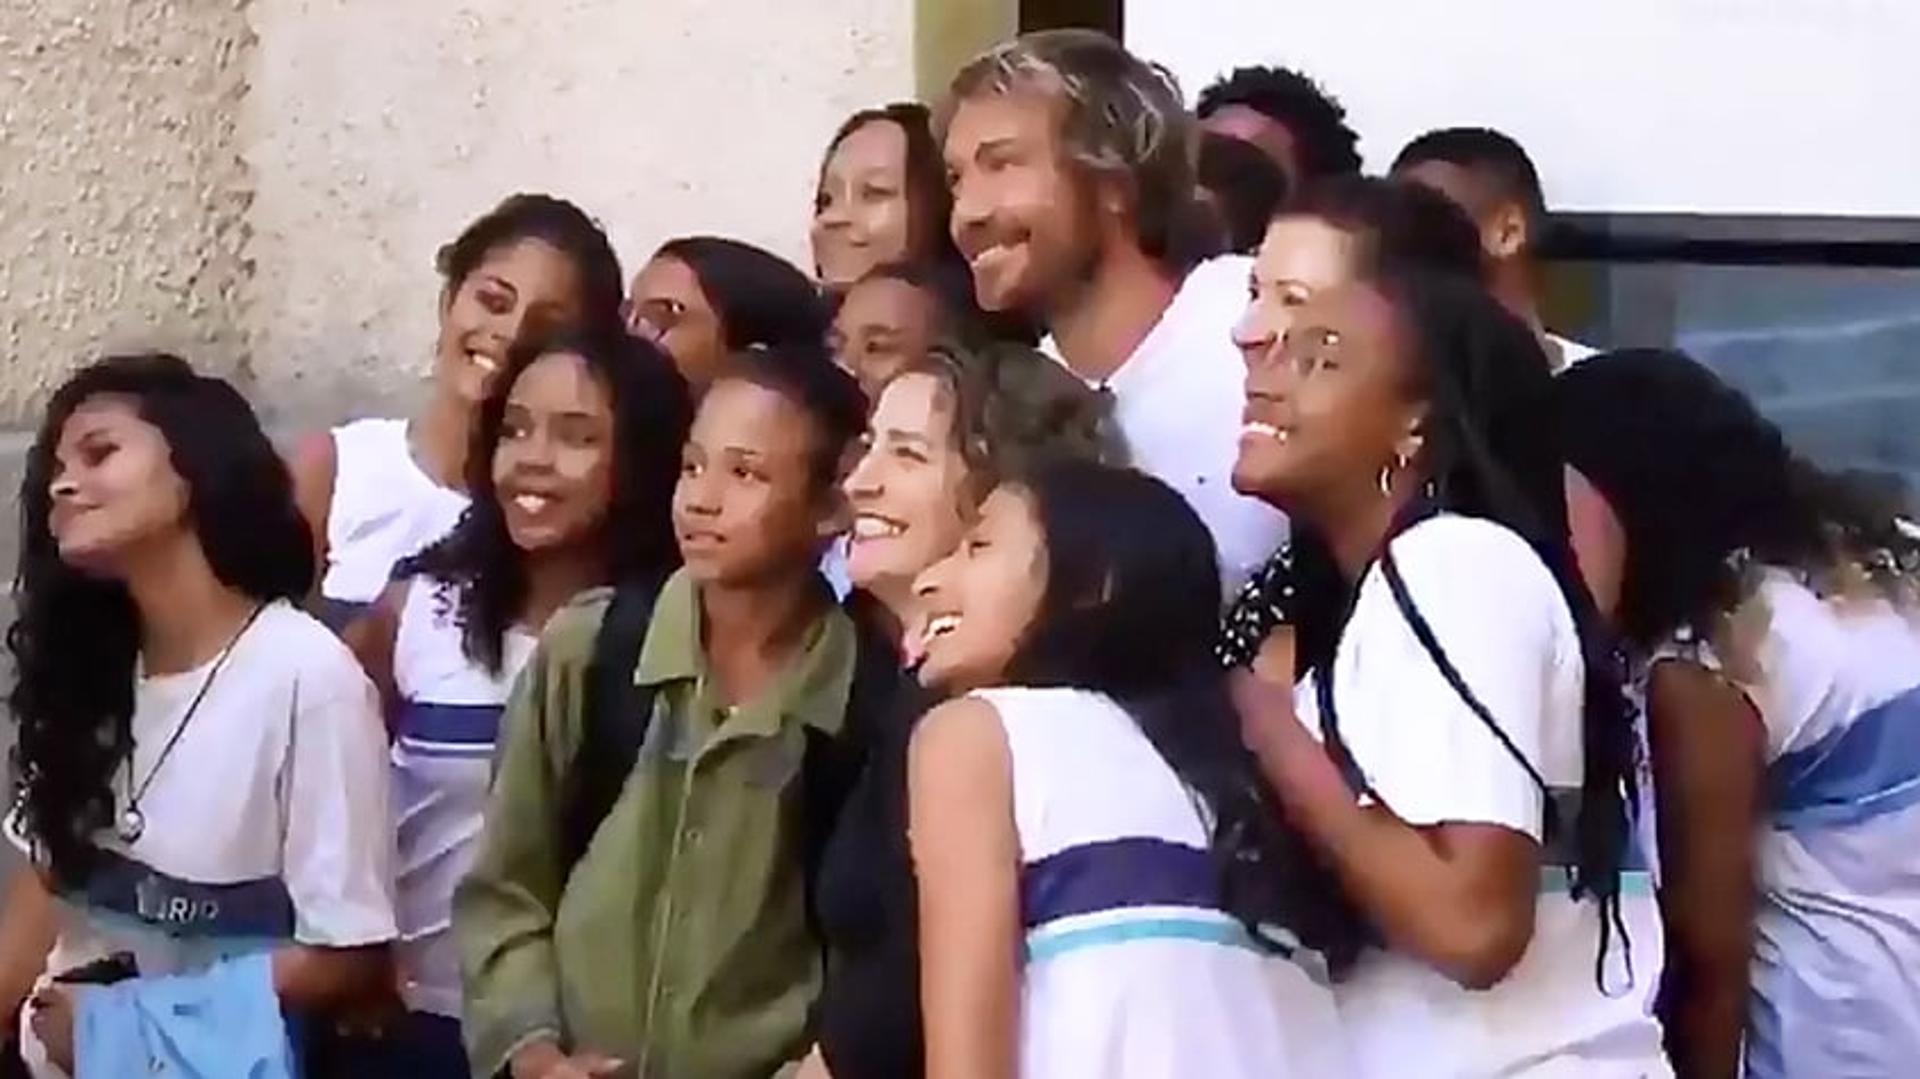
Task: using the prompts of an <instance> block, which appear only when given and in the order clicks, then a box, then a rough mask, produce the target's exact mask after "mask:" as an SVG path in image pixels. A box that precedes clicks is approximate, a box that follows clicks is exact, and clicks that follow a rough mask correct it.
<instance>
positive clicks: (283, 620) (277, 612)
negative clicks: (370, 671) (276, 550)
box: [248, 599, 360, 676]
mask: <svg viewBox="0 0 1920 1079" xmlns="http://www.w3.org/2000/svg"><path fill="white" fill-rule="evenodd" d="M248 636H250V637H252V638H255V642H256V643H255V646H254V651H255V652H256V654H259V655H262V656H270V657H274V658H276V659H279V660H281V661H283V662H288V663H292V664H294V665H295V666H296V667H297V668H298V670H299V673H301V674H303V675H319V676H328V675H338V674H340V673H341V672H342V671H348V670H350V671H353V672H355V673H358V672H359V670H360V665H359V664H358V663H357V662H356V661H355V660H354V658H353V653H352V651H350V650H349V649H348V648H347V646H346V644H345V642H343V641H341V640H340V638H339V637H338V636H337V635H336V634H335V633H334V632H333V631H332V630H330V629H328V628H327V627H326V624H325V623H323V622H321V621H320V620H319V619H318V618H315V617H314V616H313V615H311V614H309V613H307V611H305V610H303V609H302V608H300V607H299V606H296V605H295V604H294V603H293V602H292V601H290V600H284V599H277V600H274V601H273V602H271V603H268V604H267V605H266V606H265V607H262V608H261V609H260V614H259V615H258V616H257V618H256V619H255V624H254V626H253V628H252V629H250V630H249V631H248Z"/></svg>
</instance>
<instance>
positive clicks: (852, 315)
mask: <svg viewBox="0 0 1920 1079" xmlns="http://www.w3.org/2000/svg"><path fill="white" fill-rule="evenodd" d="M938 319H939V310H938V305H937V304H936V303H935V302H934V299H933V297H931V296H929V295H927V293H926V292H924V291H923V290H921V289H919V288H916V287H914V286H913V285H911V284H909V283H907V282H905V281H902V280H900V279H898V278H894V277H875V278H869V279H868V280H865V281H862V282H860V283H859V284H857V285H855V286H853V288H852V289H850V290H848V292H847V296H846V299H844V300H842V301H841V303H840V310H839V312H838V313H836V314H835V315H834V318H833V329H832V330H831V331H829V332H828V335H827V337H828V344H829V345H830V346H831V347H832V348H833V358H834V360H835V361H836V362H838V363H839V364H840V366H841V367H844V368H846V369H847V370H848V371H849V372H851V373H852V374H853V377H854V378H856V379H858V380H859V382H860V391H861V392H862V393H864V394H866V395H867V399H868V400H869V401H873V400H877V399H878V398H879V396H880V393H881V390H882V388H884V387H885V386H886V385H887V382H888V380H890V379H892V378H893V376H895V375H897V374H899V373H900V372H901V371H903V370H905V369H907V368H908V367H911V366H913V365H914V364H916V363H919V362H920V361H922V360H924V359H926V356H927V351H928V350H929V349H931V348H932V347H933V339H934V334H935V330H936V329H937V325H936V324H937V322H938Z"/></svg>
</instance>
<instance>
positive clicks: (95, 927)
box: [0, 355, 394, 1075]
mask: <svg viewBox="0 0 1920 1079" xmlns="http://www.w3.org/2000/svg"><path fill="white" fill-rule="evenodd" d="M20 505H21V510H22V515H21V553H20V565H19V570H18V576H17V577H16V581H17V584H16V585H15V596H16V599H17V601H18V604H19V613H18V616H17V617H16V619H15V621H14V624H13V626H12V628H11V629H10V630H9V631H8V634H7V647H8V650H9V651H10V652H11V653H12V655H13V659H14V664H15V672H16V675H17V679H16V681H15V684H14V687H13V690H12V692H11V693H10V695H9V698H8V703H9V706H10V708H11V711H12V713H13V716H14V719H15V720H16V722H17V723H18V724H19V731H20V734H19V744H18V745H17V746H16V747H15V749H14V755H13V756H14V761H13V763H14V767H15V772H16V776H17V779H16V793H17V802H16V809H15V812H14V814H13V816H12V818H11V820H10V822H9V828H8V830H9V832H10V833H11V834H12V835H13V837H14V838H15V840H16V842H18V843H20V844H21V845H22V846H23V847H24V848H25V849H26V850H27V851H28V852H29V854H30V855H31V857H32V861H33V867H32V869H30V870H25V871H21V872H19V873H17V874H15V877H14V880H13V882H12V885H11V887H10V893H11V894H10V895H9V897H8V903H7V911H6V932H5V934H4V937H5V940H6V948H5V950H4V953H3V954H0V963H4V968H3V969H0V985H4V987H5V990H6V992H7V997H6V1000H5V1002H4V1003H5V1005H6V1006H8V1007H7V1010H8V1011H9V1012H10V1011H12V1010H13V1009H12V1007H11V1006H12V1005H17V1004H18V1003H19V1002H20V1000H21V998H22V997H23V996H26V995H27V994H28V993H29V992H31V993H32V995H33V1002H32V1006H31V1011H32V1021H31V1023H30V1024H29V1026H30V1032H29V1035H28V1036H26V1037H23V1043H24V1044H23V1049H24V1055H25V1057H26V1058H27V1060H28V1061H29V1063H30V1066H31V1067H32V1069H33V1071H34V1073H35V1074H37V1075H54V1074H60V1072H62V1071H71V1070H73V1064H74V1055H75V1046H74V1042H75V1028H76V1025H80V1026H82V1027H84V1026H85V1024H84V1023H80V1024H76V1019H77V1018H78V1019H80V1020H84V1019H85V1018H86V1015H85V1013H86V1011H87V1010H88V1009H89V1008H100V1009H106V1008H109V1007H111V1006H112V1004H113V1001H115V1000H118V999H120V997H118V996H116V995H112V994H111V992H110V991H109V990H107V989H102V988H98V987H93V986H88V987H84V988H83V987H81V986H80V985H79V984H78V983H82V982H103V981H129V980H137V982H138V983H141V984H145V983H148V982H150V981H151V982H153V983H154V984H155V985H156V986H159V985H160V984H161V980H162V979H167V976H169V975H181V974H208V973H209V972H211V971H212V970H213V969H214V968H217V967H220V966H221V964H222V962H223V961H227V960H232V961H233V962H234V963H236V964H250V965H245V966H244V969H245V970H247V971H250V972H252V975H251V976H252V977H254V978H255V980H254V981H253V982H251V983H249V984H251V985H252V987H253V989H254V990H255V991H256V992H257V993H258V994H270V995H272V996H277V998H278V999H277V1002H275V1003H270V1004H269V1005H268V1007H267V1008H266V1010H265V1012H264V1013H263V1014H264V1015H266V1016H268V1017H270V1018H268V1019H263V1020H261V1021H262V1022H263V1023H266V1022H270V1023H271V1024H272V1025H273V1027H274V1028H275V1029H271V1030H269V1029H265V1028H260V1029H256V1028H254V1027H252V1026H245V1027H243V1028H241V1029H233V1030H229V1031H227V1032H226V1035H227V1036H229V1037H230V1038H231V1039H232V1040H234V1041H236V1042H245V1043H246V1044H249V1045H262V1044H265V1045H268V1046H269V1047H271V1046H274V1045H284V1044H285V1042H286V1038H285V1037H284V1035H283V1034H280V1033H278V1024H279V1017H280V1014H281V1011H282V1010H283V1009H284V1011H285V1012H286V1014H287V1015H288V1016H289V1017H298V1016H301V1015H304V1014H311V1013H316V1012H319V1013H326V1012H330V1011H332V1010H335V1009H337V1008H340V1007H342V1006H344V1005H347V1004H350V1003H356V1002H358V1001H361V1000H363V999H367V998H372V997H377V996H378V995H379V993H380V990H381V988H382V983H383V981H384V972H385V971H386V948H385V945H386V942H387V941H389V940H391V939H392V938H393V936H394V917H393V904H392V892H391V887H392V886H391V879H392V878H391V866H390V864H389V860H388V857H387V851H388V850H389V844H388V842H387V836H388V834H389V829H390V827H391V824H390V822H389V818H388V816H387V793H386V786H385V784H384V783H383V782H382V776H381V762H382V760H383V757H384V753H385V743H384V739H383V737H382V734H381V730H380V720H379V714H378V702H377V700H376V698H375V696H374V691H373V688H372V686H371V685H369V683H368V681H367V679H366V677H365V676H364V675H363V674H362V673H361V671H360V668H359V667H358V666H357V665H356V664H355V663H354V661H353V657H352V656H351V655H350V654H349V653H348V651H347V650H346V648H345V647H344V646H343V645H341V644H340V643H339V642H338V641H337V640H336V639H334V637H333V636H332V635H331V634H330V633H328V632H327V630H326V628H325V627H323V626H322V625H321V624H320V623H318V622H316V621H315V620H313V619H312V618H310V617H308V616H307V615H306V614H305V613H303V612H302V611H301V610H300V609H299V607H298V606H296V604H297V603H298V602H299V601H300V600H301V598H302V597H303V596H305V595H306V593H307V591H308V589H309V588H310V586H311V585H312V583H313V576H314V554H313V547H312V543H311V541H310V539H309V536H308V532H307V526H306V523H305V522H304V521H303V520H302V519H301V516H300V513H299V511H298V509H296V508H295V506H294V501H293V490H292V483H291V481H290V479H289V477H288V474H287V469H286V466H285V465H284V464H283V463H282V462H281V460H280V458H279V457H278V456H277V455H276V454H275V452H274V449H273V446H272V445H271V444H270V443H269V442H268V440H267V437H266V435H265V434H263V433H262V431H261V429H260V426H259V423H258V422H257V420H256V419H255V417H254V414H253V412H252V411H251V410H250V409H249V408H248V406H247V404H246V402H245V401H244V400H243V399H242V398H241V397H240V395H239V393H237V392H236V391H235V390H234V389H233V388H232V387H231V386H229V385H227V384H226V383H225V382H222V381H220V380H218V379H214V378H208V377H204V376H201V375H198V374H196V373H195V372H194V371H193V370H192V368H190V367H189V366H188V365H187V364H186V363H185V362H184V361H182V360H180V359H177V358H175V357H172V356H164V355H137V356H122V357H115V358H111V359H107V360H103V361H101V362H99V363H96V364H94V365H93V366H90V367H87V368H85V369H83V370H81V371H80V372H79V373H77V374H76V375H74V376H73V377H72V378H71V379H69V380H68V381H67V383H66V384H65V385H63V386H61V387H60V388H59V389H58V390H57V391H56V392H55V393H54V395H53V398H52V401H51V403H50V404H49V406H48V408H47V413H46V419H45V421H44V422H43V424H42V426H41V429H40V433H39V436H38V438H37V439H36V441H35V443H34V445H33V448H32V449H31V451H30V452H29V454H28V457H27V467H26V476H25V479H24V481H23V482H22V484H21V490H20ZM56 897H57V898H58V899H59V902H58V903H57V904H55V903H54V902H53V900H54V899H55V898H56ZM49 930H50V931H51V932H49ZM49 939H51V953H50V954H49V952H48V950H47V949H46V947H45V946H46V945H47V943H48V941H49ZM243 956H248V957H250V958H248V959H242V958H241V957H243ZM225 969H227V970H238V969H242V968H241V967H238V966H236V967H227V968H225ZM35 986H37V989H36V988H33V987H35ZM132 988H133V989H134V990H135V991H138V990H139V988H140V985H133V986H132ZM76 1013H79V1014H78V1015H76ZM256 1038H260V1039H264V1041H255V1040H254V1039H256ZM85 1044H87V1045H91V1046H93V1048H92V1049H91V1050H89V1051H91V1052H95V1053H101V1052H111V1051H113V1050H115V1048H116V1043H113V1042H111V1040H109V1041H108V1042H105V1043H102V1042H99V1041H98V1039H87V1040H86V1042H85ZM120 1048H124V1046H121V1047H120ZM268 1052H269V1055H274V1053H273V1051H272V1050H271V1049H269V1050H268ZM116 1059H117V1058H116ZM81 1063H82V1064H84V1065H86V1066H87V1068H88V1070H90V1071H92V1072H94V1073H95V1074H124V1073H123V1072H120V1071H119V1070H117V1069H118V1065H117V1064H115V1063H114V1062H113V1061H112V1060H106V1059H101V1058H98V1057H96V1058H94V1059H91V1060H87V1059H83V1060H82V1061H81ZM187 1063H188V1064H190V1065H191V1064H193V1063H194V1061H192V1060H189V1061H188V1062H187ZM189 1073H190V1074H192V1073H194V1072H193V1071H192V1070H191V1069H190V1071H189ZM200 1073H201V1074H204V1072H200Z"/></svg>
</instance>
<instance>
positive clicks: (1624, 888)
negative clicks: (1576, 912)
mask: <svg viewBox="0 0 1920 1079" xmlns="http://www.w3.org/2000/svg"><path fill="white" fill-rule="evenodd" d="M1572 891H1573V872H1572V871H1571V870H1569V869H1567V868H1565V867H1563V866H1557V865H1545V866H1541V867H1540V894H1541V895H1566V894H1568V893H1570V892H1572ZM1620 894H1621V895H1652V894H1653V874H1652V873H1649V872H1647V871H1646V870H1644V869H1623V870H1621V871H1620Z"/></svg>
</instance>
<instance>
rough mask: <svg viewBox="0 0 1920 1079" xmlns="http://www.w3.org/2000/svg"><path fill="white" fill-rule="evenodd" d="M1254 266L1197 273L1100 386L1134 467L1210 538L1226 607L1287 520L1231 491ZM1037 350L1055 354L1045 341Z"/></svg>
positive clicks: (1212, 267)
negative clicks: (1239, 343)
mask: <svg viewBox="0 0 1920 1079" xmlns="http://www.w3.org/2000/svg"><path fill="white" fill-rule="evenodd" d="M1252 264H1253V263H1252V260H1251V259H1248V258H1246V257H1245V256H1242V255H1228V256H1225V257H1222V258H1217V259H1213V260H1211V261H1208V262H1204V263H1201V264H1200V265H1199V266H1196V267H1194V269H1193V271H1192V272H1191V273H1189V274H1187V278H1186V280H1185V281H1183V282H1181V284H1180V291H1179V292H1177V293H1176V294H1175V295H1174V297H1173V303H1172V304H1171V305H1169V306H1168V307H1167V309H1166V311H1165V312H1164V313H1162V314H1161V316H1160V321H1159V322H1157V323H1155V324H1154V327H1153V329H1152V330H1151V331H1149V332H1148V334H1147V336H1146V338H1145V339H1144V340H1142V341H1141V342H1140V345H1139V347H1138V348H1136V349H1134V351H1133V355H1132V356H1130V357H1128V358H1127V361H1126V362H1125V363H1123V364H1121V365H1120V368H1119V369H1118V370H1116V371H1115V372H1114V373H1113V375H1112V376H1111V377H1109V378H1108V379H1107V381H1106V384H1105V385H1106V388H1107V389H1108V390H1110V391H1112V393H1113V397H1114V419H1115V420H1116V421H1117V422H1118V424H1119V426H1120V431H1121V434H1122V435H1124V436H1125V438H1126V440H1127V448H1128V450H1129V451H1130V452H1131V454H1132V456H1133V464H1134V467H1136V468H1138V469H1140V471H1142V472H1146V473H1148V474H1150V475H1152V476H1155V477H1157V478H1159V479H1160V480H1161V481H1163V482H1165V483H1166V484H1167V485H1168V486H1170V487H1172V488H1173V489H1174V490H1176V491H1179V492H1180V494H1181V495H1182V496H1183V497H1184V498H1186V500H1187V503H1188V504H1189V505H1191V506H1192V507H1193V508H1194V511H1195V512H1196V513H1198V514H1199V515H1200V519H1201V520H1202V521H1204V522H1206V525H1207V530H1208V531H1209V532H1212V533H1213V543H1214V546H1215V547H1216V548H1217V549H1218V551H1219V554H1220V572H1221V576H1222V578H1223V579H1224V587H1225V591H1224V592H1223V593H1222V598H1223V600H1224V598H1225V597H1226V596H1231V595H1233V594H1234V593H1235V592H1237V591H1239V589H1240V586H1241V585H1242V584H1243V583H1245V582H1246V580H1247V578H1248V577H1251V576H1252V575H1253V574H1254V571H1256V570H1258V569H1259V568H1260V566H1261V564H1262V563H1264V562H1265V561H1266V560H1267V556H1269V555H1271V554H1272V553H1273V552H1274V550H1275V549H1277V548H1278V547H1279V546H1280V544H1281V543H1283V542H1285V541H1286V538H1287V519H1286V517H1285V515H1283V514H1282V513H1280V511H1278V510H1276V509H1274V508H1273V507H1271V506H1269V505H1267V504H1266V503H1264V502H1262V501H1260V500H1259V499H1257V498H1248V497H1246V496H1245V495H1242V494H1239V493H1237V492H1235V491H1234V489H1233V465H1234V461H1235V460H1237V459H1238V458H1239V456H1240V422H1241V415H1242V413H1243V412H1244V411H1245V408H1246V365H1245V363H1244V361H1243V360H1242V359H1241V356H1240V352H1239V350H1238V349H1236V348H1235V347H1234V345H1233V337H1232V331H1233V324H1234V322H1235V321H1236V320H1237V319H1238V318H1239V317H1240V313H1241V311H1242V310H1243V309H1244V308H1245V307H1246V303H1247V275H1248V273H1249V271H1250V270H1251V268H1252ZM1041 347H1042V349H1043V350H1044V351H1046V352H1047V353H1048V354H1049V355H1052V356H1054V357H1056V358H1058V357H1059V354H1060V353H1059V348H1058V346H1057V345H1056V344H1055V343H1054V341H1053V339H1052V338H1051V337H1049V338H1048V339H1047V340H1046V341H1045V342H1043V343H1042V346H1041Z"/></svg>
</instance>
